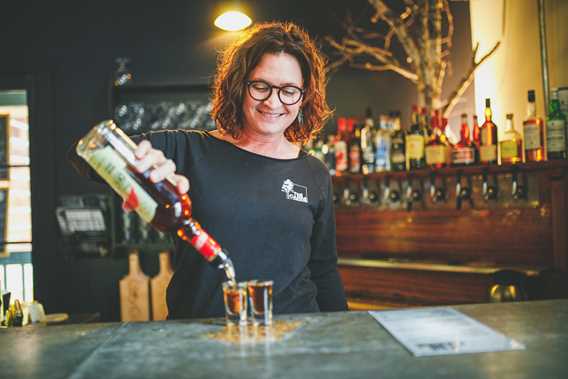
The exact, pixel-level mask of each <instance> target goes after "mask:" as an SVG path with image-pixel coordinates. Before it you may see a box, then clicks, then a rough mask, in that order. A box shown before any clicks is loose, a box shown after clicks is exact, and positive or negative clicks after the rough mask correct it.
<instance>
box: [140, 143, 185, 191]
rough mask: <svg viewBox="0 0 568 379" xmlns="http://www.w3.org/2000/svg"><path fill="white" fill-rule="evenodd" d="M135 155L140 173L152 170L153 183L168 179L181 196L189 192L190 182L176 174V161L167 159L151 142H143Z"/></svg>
mask: <svg viewBox="0 0 568 379" xmlns="http://www.w3.org/2000/svg"><path fill="white" fill-rule="evenodd" d="M134 155H135V157H136V159H137V164H136V169H137V170H138V172H141V173H142V172H145V171H146V170H148V169H150V170H151V171H150V180H151V181H152V182H153V183H157V182H160V181H162V180H164V179H166V178H168V179H169V180H170V181H171V182H172V183H174V184H175V186H176V189H177V191H178V192H179V193H180V194H181V195H183V194H185V193H186V192H187V191H189V180H188V179H187V178H186V177H185V176H183V175H178V174H176V164H175V163H174V161H172V160H171V159H167V158H166V156H165V155H164V153H163V152H162V151H161V150H156V149H154V148H153V147H152V144H151V143H150V141H148V140H143V141H141V142H140V143H139V144H138V147H137V148H136V150H134Z"/></svg>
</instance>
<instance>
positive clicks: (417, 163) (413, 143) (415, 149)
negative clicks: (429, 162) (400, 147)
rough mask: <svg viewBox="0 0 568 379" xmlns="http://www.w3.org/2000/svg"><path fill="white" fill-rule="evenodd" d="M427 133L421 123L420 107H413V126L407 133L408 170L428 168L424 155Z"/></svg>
mask: <svg viewBox="0 0 568 379" xmlns="http://www.w3.org/2000/svg"><path fill="white" fill-rule="evenodd" d="M425 135H426V131H425V130H424V128H423V126H422V125H421V122H420V121H419V115H418V107H417V106H413V107H412V114H411V125H410V128H409V129H408V131H407V132H406V138H405V142H406V166H407V169H409V170H413V169H419V168H424V167H425V166H426V157H425V155H424V139H425V138H424V137H425Z"/></svg>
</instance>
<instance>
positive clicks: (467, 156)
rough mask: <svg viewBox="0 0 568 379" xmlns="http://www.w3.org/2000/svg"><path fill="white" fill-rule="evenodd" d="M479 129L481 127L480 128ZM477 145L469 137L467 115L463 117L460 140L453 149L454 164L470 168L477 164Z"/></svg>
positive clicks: (464, 114)
mask: <svg viewBox="0 0 568 379" xmlns="http://www.w3.org/2000/svg"><path fill="white" fill-rule="evenodd" d="M478 128H479V126H478ZM475 151H476V149H475V145H474V143H473V141H472V139H471V138H470V136H469V125H468V124H467V113H462V115H461V127H460V140H459V141H458V143H456V144H455V146H454V147H453V149H452V164H453V165H456V166H468V165H472V164H474V163H475Z"/></svg>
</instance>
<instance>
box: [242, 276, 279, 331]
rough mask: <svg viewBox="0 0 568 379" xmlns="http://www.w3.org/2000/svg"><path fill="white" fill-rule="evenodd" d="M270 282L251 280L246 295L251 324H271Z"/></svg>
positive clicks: (271, 282)
mask: <svg viewBox="0 0 568 379" xmlns="http://www.w3.org/2000/svg"><path fill="white" fill-rule="evenodd" d="M273 283H274V282H273V281H272V280H268V281H260V280H251V281H249V282H248V293H249V299H250V309H251V317H252V322H253V323H254V324H257V325H271V324H272V285H273Z"/></svg>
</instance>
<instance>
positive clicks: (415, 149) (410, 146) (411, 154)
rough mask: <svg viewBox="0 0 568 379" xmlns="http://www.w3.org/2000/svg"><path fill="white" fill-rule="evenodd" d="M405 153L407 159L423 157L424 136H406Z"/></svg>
mask: <svg viewBox="0 0 568 379" xmlns="http://www.w3.org/2000/svg"><path fill="white" fill-rule="evenodd" d="M406 154H407V155H408V159H422V158H424V137H423V136H421V135H415V134H414V135H407V136H406Z"/></svg>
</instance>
